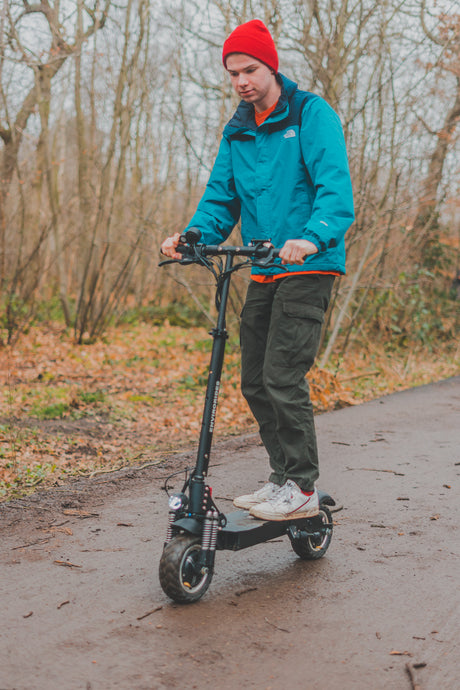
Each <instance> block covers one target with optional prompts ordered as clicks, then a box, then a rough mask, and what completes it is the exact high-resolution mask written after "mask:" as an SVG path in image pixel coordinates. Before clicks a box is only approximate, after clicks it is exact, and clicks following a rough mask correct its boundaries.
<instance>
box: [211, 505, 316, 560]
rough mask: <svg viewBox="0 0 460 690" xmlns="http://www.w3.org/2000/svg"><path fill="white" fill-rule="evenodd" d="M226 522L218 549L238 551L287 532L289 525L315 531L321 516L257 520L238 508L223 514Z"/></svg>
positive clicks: (220, 533) (221, 531)
mask: <svg viewBox="0 0 460 690" xmlns="http://www.w3.org/2000/svg"><path fill="white" fill-rule="evenodd" d="M225 517H226V518H227V524H226V525H225V527H222V529H221V530H219V534H218V537H217V548H218V549H230V550H231V551H239V550H240V549H246V548H248V547H249V546H254V545H255V544H261V543H262V542H265V541H269V540H270V539H276V538H277V537H282V536H284V535H285V534H287V531H288V529H289V528H290V527H292V526H293V525H295V526H296V527H299V528H301V529H302V530H305V531H306V532H308V533H310V532H311V533H315V532H317V531H318V529H319V528H320V527H321V525H322V523H321V518H319V517H318V516H315V517H312V518H297V519H293V520H280V521H274V520H258V519H257V518H254V517H252V515H249V513H248V511H247V510H238V511H235V512H233V513H228V514H226V516H225Z"/></svg>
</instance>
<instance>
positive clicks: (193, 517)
mask: <svg viewBox="0 0 460 690" xmlns="http://www.w3.org/2000/svg"><path fill="white" fill-rule="evenodd" d="M200 238H201V234H200V232H199V230H195V229H190V230H188V231H187V232H186V233H185V235H182V237H181V243H180V244H179V246H178V248H177V251H178V253H180V254H182V259H181V260H180V261H176V260H165V261H162V262H161V263H160V266H164V265H166V264H170V263H175V264H181V265H184V266H186V265H190V264H199V265H201V266H203V267H204V268H206V269H207V270H208V271H210V272H211V273H212V274H213V276H214V278H215V281H216V308H217V322H216V325H215V328H213V329H212V330H211V331H210V335H211V336H212V338H213V345H212V352H211V359H210V366H209V374H208V381H207V386H206V394H205V401H204V409H203V416H202V423H201V431H200V437H199V444H198V451H197V457H196V463H195V467H194V469H193V470H191V471H186V476H185V481H184V484H183V486H182V490H181V491H180V492H178V493H173V494H171V495H170V496H169V501H168V504H169V513H168V527H167V535H166V540H165V544H164V548H163V553H162V555H161V559H160V565H159V577H160V584H161V587H162V589H163V591H164V592H165V594H167V596H169V597H170V598H171V599H173V600H174V601H176V602H179V603H191V602H194V601H198V600H199V599H200V598H201V597H202V596H203V595H204V594H205V592H206V591H207V589H208V588H209V585H210V584H211V580H212V576H213V572H214V561H215V556H216V551H217V550H230V551H238V550H240V549H245V548H248V547H250V546H254V545H255V544H260V543H261V542H265V541H269V540H270V539H277V538H279V537H281V536H283V535H287V536H288V538H289V540H290V542H291V545H292V548H293V550H294V551H295V553H296V554H297V555H298V556H299V557H300V558H302V559H305V560H316V559H318V558H321V557H322V556H324V554H325V553H326V551H327V549H328V548H329V544H330V543H331V539H332V530H333V525H332V518H331V512H330V509H329V507H331V506H334V505H335V501H334V499H333V498H332V497H331V496H329V495H328V494H327V493H325V492H323V491H318V493H319V502H320V510H319V514H318V515H316V516H314V517H310V518H293V519H291V520H283V521H266V520H260V519H257V518H254V517H252V516H251V515H249V512H248V511H246V510H236V511H233V512H230V513H227V514H224V513H223V512H222V511H221V510H219V508H218V507H217V505H216V504H215V502H214V500H213V498H212V489H211V487H210V486H209V485H208V483H207V475H208V468H209V463H210V455H211V445H212V437H213V432H214V424H215V418H216V412H217V404H218V398H219V390H220V382H221V374H222V366H223V361H224V351H225V342H226V340H227V337H228V335H227V330H226V310H227V302H228V296H229V289H230V282H231V278H232V275H233V274H234V273H235V271H238V270H240V269H243V268H247V267H251V266H264V267H268V266H272V265H274V264H275V259H276V258H277V257H278V254H279V250H277V249H276V248H274V247H272V246H269V245H268V244H267V240H253V241H252V242H251V244H250V245H249V246H246V247H232V246H227V245H206V244H200V243H199V241H200ZM276 265H279V264H276ZM167 481H168V480H167ZM167 481H166V484H165V488H166V489H167Z"/></svg>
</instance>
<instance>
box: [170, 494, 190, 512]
mask: <svg viewBox="0 0 460 690" xmlns="http://www.w3.org/2000/svg"><path fill="white" fill-rule="evenodd" d="M186 503H187V497H186V496H185V495H184V494H173V495H172V496H170V497H169V501H168V506H169V510H174V511H176V510H180V509H181V508H183V507H184V506H185V505H186Z"/></svg>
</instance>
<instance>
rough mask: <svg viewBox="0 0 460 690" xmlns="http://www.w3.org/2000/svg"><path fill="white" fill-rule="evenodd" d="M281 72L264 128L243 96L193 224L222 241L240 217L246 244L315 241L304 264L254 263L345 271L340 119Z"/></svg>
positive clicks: (208, 239)
mask: <svg viewBox="0 0 460 690" xmlns="http://www.w3.org/2000/svg"><path fill="white" fill-rule="evenodd" d="M280 76H281V80H282V90H281V97H280V99H279V101H278V103H277V106H276V108H275V110H274V111H273V112H272V113H271V115H270V116H269V117H268V118H267V120H265V122H264V123H263V124H262V125H260V126H259V127H257V126H256V123H255V119H254V106H253V105H252V104H248V103H245V102H244V101H242V102H241V103H240V105H239V106H238V108H237V110H236V112H235V113H234V115H233V117H232V119H231V120H230V121H229V122H228V124H227V125H226V126H225V128H224V131H223V136H222V141H221V144H220V148H219V152H218V154H217V158H216V161H215V163H214V166H213V169H212V172H211V175H210V178H209V182H208V184H207V186H206V190H205V192H204V194H203V197H202V199H201V201H200V202H199V204H198V207H197V210H196V213H195V214H194V216H193V218H192V219H191V221H190V223H189V225H188V226H187V227H188V228H190V227H195V228H198V229H199V230H201V232H202V240H201V241H202V242H204V243H206V244H221V243H222V242H223V241H224V240H225V239H226V238H227V237H228V236H229V234H230V233H231V231H232V229H233V228H234V226H235V224H236V223H237V222H238V220H239V219H240V217H241V234H242V238H243V242H244V244H245V245H246V244H249V242H250V241H251V240H253V239H257V240H260V239H267V240H270V241H271V242H272V244H273V245H274V246H275V247H280V248H281V247H282V246H283V245H284V243H285V241H286V240H288V239H306V240H310V242H313V244H315V245H316V246H317V247H318V250H319V251H318V253H317V254H314V255H313V256H309V257H307V259H306V261H305V263H304V264H303V266H298V265H285V266H283V267H282V269H281V266H280V269H277V268H266V269H263V268H255V269H253V273H269V274H276V273H279V272H280V270H282V272H283V273H286V272H288V271H292V272H296V273H298V272H308V271H336V272H338V273H345V242H344V236H345V232H346V231H347V229H348V228H349V226H350V225H351V223H352V222H353V220H354V212H353V195H352V188H351V180H350V172H349V168H348V160H347V153H346V149H345V141H344V137H343V131H342V126H341V124H340V120H339V118H338V116H337V115H336V113H335V112H334V111H333V110H332V108H331V107H330V106H329V105H328V104H327V103H326V101H325V100H324V99H322V98H321V97H320V96H316V95H314V94H312V93H309V92H306V91H300V90H299V89H298V88H297V84H295V83H294V82H292V81H290V80H289V79H287V78H286V77H284V76H282V75H280Z"/></svg>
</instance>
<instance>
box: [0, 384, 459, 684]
mask: <svg viewBox="0 0 460 690" xmlns="http://www.w3.org/2000/svg"><path fill="white" fill-rule="evenodd" d="M317 428H318V438H319V446H320V453H321V480H320V487H321V488H324V489H325V490H327V491H328V492H329V493H331V494H332V495H333V496H334V497H335V499H336V501H337V503H338V507H339V508H341V509H340V510H338V511H337V512H335V513H334V520H335V523H336V525H335V528H334V537H333V541H332V544H331V546H330V548H329V551H328V552H327V554H326V556H325V557H324V558H323V559H321V560H320V561H317V562H304V561H301V560H300V559H298V558H297V557H296V555H295V554H294V552H293V551H292V548H291V547H290V544H289V541H288V539H287V538H283V539H280V540H275V541H274V542H270V543H266V544H261V545H258V546H256V547H253V548H251V549H248V550H244V551H240V552H237V553H231V552H219V553H218V554H217V559H216V571H215V574H214V578H213V581H212V584H211V587H210V589H209V591H208V593H207V594H206V595H205V596H204V597H203V599H202V600H201V601H200V602H198V603H196V604H192V605H188V606H180V605H177V604H174V603H172V602H170V601H169V600H168V599H167V597H166V596H165V595H164V594H163V592H162V590H161V588H160V585H159V582H158V575H157V570H158V562H159V558H160V555H161V550H162V544H163V539H164V534H165V530H166V495H165V493H164V491H163V490H162V485H163V483H164V480H165V478H166V476H167V475H169V474H170V473H172V472H174V471H176V470H179V469H181V468H183V467H185V466H186V465H187V464H189V465H190V464H193V461H194V451H193V450H191V451H190V452H188V453H184V454H181V455H178V456H176V457H173V458H170V459H168V461H167V462H166V463H164V464H162V465H159V466H155V467H150V468H147V469H145V470H143V471H142V472H134V471H130V470H128V471H124V472H119V473H117V474H115V475H101V476H100V477H98V478H94V479H93V480H91V481H89V480H85V481H79V482H75V483H73V484H70V485H67V486H64V487H60V488H58V489H54V490H51V491H47V492H45V491H42V492H37V494H35V496H33V497H31V498H29V499H24V500H21V501H13V502H11V503H9V504H3V505H1V506H0V536H1V543H2V546H1V553H0V595H1V609H0V623H1V625H0V690H13V689H14V690H63V689H64V690H67V689H68V690H74V689H80V688H81V689H83V690H106V689H107V690H108V689H112V688H122V689H126V690H128V689H130V690H131V689H133V690H144V689H145V690H147V689H148V690H161V689H163V688H165V689H166V688H168V689H169V688H182V687H184V686H187V687H192V688H201V689H204V690H206V689H208V688H209V689H210V688H219V689H223V690H226V689H229V690H231V689H233V688H235V689H236V688H255V689H257V690H258V689H260V690H269V689H270V688H272V689H275V688H287V687H298V688H305V689H307V690H317V689H318V690H319V689H320V688H321V689H322V690H323V689H324V688H335V687H340V688H346V689H350V690H361V689H363V690H364V689H365V690H369V688H372V689H373V690H378V689H380V688H382V690H383V688H385V690H387V689H395V690H401V689H405V688H408V690H410V688H415V687H420V688H421V689H423V690H439V688H443V690H456V688H458V686H459V681H458V678H459V675H460V673H459V671H460V669H459V661H458V660H459V658H460V654H459V647H458V641H457V640H458V632H459V631H458V620H459V602H460V594H459V587H458V582H459V567H458V553H459V540H458V522H459V518H460V515H459V512H460V511H459V502H458V476H459V473H460V465H459V463H460V450H459V449H460V377H456V378H453V379H449V380H447V381H443V382H441V383H438V384H434V385H430V386H424V387H421V388H417V389H413V390H410V391H405V392H403V393H398V394H394V395H391V396H387V397H384V398H380V399H378V400H375V401H373V402H370V403H366V404H364V405H361V406H356V407H349V408H345V409H342V410H338V411H335V412H332V413H328V414H325V415H321V416H319V417H318V418H317ZM266 475H267V461H266V456H265V452H264V449H263V448H262V447H261V446H260V444H259V443H258V440H257V438H256V436H253V435H250V436H245V437H240V438H235V439H231V440H230V441H228V442H225V443H218V444H216V447H215V449H214V452H213V459H212V468H211V471H210V484H211V485H212V486H213V489H214V497H215V499H216V502H217V503H218V504H219V506H220V508H221V509H222V510H224V511H230V510H231V497H232V496H233V495H235V494H238V493H244V492H246V491H247V490H250V489H252V488H256V487H257V486H258V485H259V484H258V483H259V482H260V483H262V482H264V481H265V479H266ZM176 481H178V484H180V479H179V478H177V480H176ZM170 483H172V480H171V482H170Z"/></svg>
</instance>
